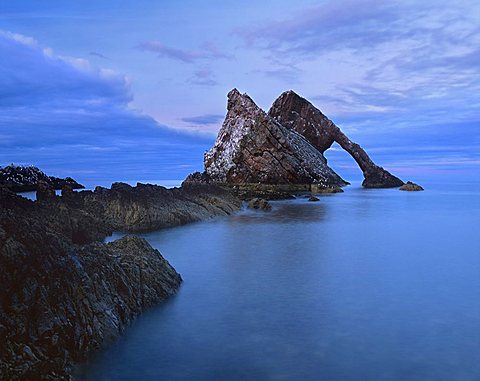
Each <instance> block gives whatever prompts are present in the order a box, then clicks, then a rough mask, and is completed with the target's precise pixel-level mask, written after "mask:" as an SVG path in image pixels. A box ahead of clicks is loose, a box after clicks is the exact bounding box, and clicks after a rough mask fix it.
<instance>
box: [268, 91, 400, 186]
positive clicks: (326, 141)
mask: <svg viewBox="0 0 480 381" xmlns="http://www.w3.org/2000/svg"><path fill="white" fill-rule="evenodd" d="M268 115H269V116H270V117H272V118H273V119H275V120H276V121H277V122H278V123H280V124H282V125H283V126H285V127H287V128H289V129H292V130H294V131H296V132H298V133H299V134H301V135H303V136H304V137H305V138H306V139H307V140H308V141H309V142H310V143H311V144H312V145H313V146H315V147H316V148H317V149H318V150H319V151H320V152H322V153H323V152H325V151H326V150H327V149H328V148H330V147H331V145H332V144H333V143H334V142H337V143H338V144H339V145H340V146H341V147H342V148H343V149H344V150H345V151H347V152H348V153H349V154H350V155H351V156H352V157H353V158H354V159H355V161H356V162H357V164H358V166H359V167H360V169H361V170H362V172H363V176H364V178H365V179H364V181H363V183H362V185H363V186H364V187H365V188H394V187H399V186H401V185H403V181H402V180H400V179H399V178H398V177H395V176H393V175H392V174H391V173H390V172H388V171H387V170H385V169H383V168H382V167H379V166H378V165H376V164H375V163H374V162H373V161H372V160H371V159H370V157H369V156H368V154H367V153H366V152H365V151H364V150H363V148H362V147H360V146H359V145H358V144H356V143H354V142H352V141H351V140H350V139H349V138H348V137H347V136H346V135H345V134H344V133H343V132H342V131H341V130H340V128H338V127H337V126H336V125H335V124H334V123H333V122H332V121H331V120H330V119H328V118H327V117H326V116H325V115H323V114H322V112H321V111H320V110H318V109H317V108H316V107H315V106H313V105H312V104H311V103H310V102H309V101H307V100H306V99H304V98H302V97H300V96H299V95H297V94H296V93H295V92H293V91H286V92H284V93H283V94H282V95H280V97H278V98H277V100H275V102H274V103H273V105H272V107H271V108H270V110H269V112H268Z"/></svg>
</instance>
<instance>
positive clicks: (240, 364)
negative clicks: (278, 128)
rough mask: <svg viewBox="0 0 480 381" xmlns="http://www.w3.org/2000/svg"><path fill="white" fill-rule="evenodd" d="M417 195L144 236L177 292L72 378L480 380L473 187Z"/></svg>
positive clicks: (277, 210)
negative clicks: (171, 270)
mask: <svg viewBox="0 0 480 381" xmlns="http://www.w3.org/2000/svg"><path fill="white" fill-rule="evenodd" d="M422 185H423V186H424V187H425V189H426V190H425V191H424V192H415V193H408V192H400V191H398V190H397V189H382V190H366V189H362V188H361V187H360V184H359V183H354V184H352V185H351V186H349V187H347V188H345V193H342V194H334V195H323V196H320V201H319V202H316V203H312V202H309V201H307V199H306V198H302V197H300V198H297V199H295V200H289V201H278V202H273V210H272V211H271V212H256V211H251V210H246V209H245V210H242V211H241V212H239V213H238V214H236V215H234V216H231V217H227V218H220V219H215V220H210V221H206V222H201V223H195V224H190V225H186V226H182V227H176V228H170V229H164V230H161V231H156V232H151V233H148V234H144V235H143V236H144V237H145V238H146V239H147V240H148V241H149V242H150V243H151V244H152V245H153V246H154V247H156V248H158V249H159V250H160V251H161V252H162V254H163V255H164V256H165V257H166V258H167V259H168V260H169V261H170V263H171V264H172V265H173V266H174V267H175V268H176V269H177V271H179V272H180V273H181V275H182V276H183V279H184V283H183V284H182V286H181V288H180V290H179V293H178V294H177V295H176V296H174V297H173V298H171V299H170V300H169V301H167V302H166V303H164V304H161V305H159V306H157V307H155V308H153V309H151V310H149V311H148V312H146V313H145V314H144V315H142V316H141V317H140V318H139V319H138V320H137V321H136V322H135V323H134V324H133V325H132V326H131V327H130V328H129V329H128V330H127V331H126V333H125V335H124V336H123V337H122V338H120V339H119V340H118V341H117V342H116V343H114V344H113V345H111V346H109V347H108V348H107V349H106V350H104V351H102V352H100V353H98V354H97V355H96V356H95V357H94V358H92V359H91V360H90V361H89V363H88V364H86V365H84V366H83V367H80V368H79V369H77V375H76V379H78V380H160V379H161V380H169V381H171V380H197V381H201V380H205V381H206V380H208V381H211V380H312V381H313V380H315V381H318V380H342V381H345V380H356V381H357V380H375V381H377V380H409V381H416V380H418V381H426V380H432V381H433V380H435V381H438V380H472V381H473V380H479V379H480V234H479V223H480V183H479V182H475V183H473V182H472V183H469V182H463V183H461V182H456V183H455V184H446V183H443V182H438V183H435V182H433V181H431V182H428V181H424V182H422ZM121 235H122V233H116V234H114V236H112V237H110V238H109V239H116V238H118V237H120V236H121Z"/></svg>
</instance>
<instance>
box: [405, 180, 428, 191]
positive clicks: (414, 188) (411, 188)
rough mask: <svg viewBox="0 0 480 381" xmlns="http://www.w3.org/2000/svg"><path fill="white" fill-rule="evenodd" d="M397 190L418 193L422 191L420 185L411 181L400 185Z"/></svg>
mask: <svg viewBox="0 0 480 381" xmlns="http://www.w3.org/2000/svg"><path fill="white" fill-rule="evenodd" d="M399 189H400V190H401V191H407V192H418V191H423V190H424V189H423V188H422V187H421V186H420V185H418V184H415V183H412V182H411V181H407V183H406V184H404V185H402V186H401V187H400V188H399Z"/></svg>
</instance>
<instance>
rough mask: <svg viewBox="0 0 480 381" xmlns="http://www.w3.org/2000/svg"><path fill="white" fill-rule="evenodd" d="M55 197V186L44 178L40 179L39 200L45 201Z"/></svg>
mask: <svg viewBox="0 0 480 381" xmlns="http://www.w3.org/2000/svg"><path fill="white" fill-rule="evenodd" d="M52 198H55V189H54V188H53V186H52V185H51V184H50V183H48V182H46V181H43V180H39V181H38V182H37V200H38V201H45V200H49V199H52Z"/></svg>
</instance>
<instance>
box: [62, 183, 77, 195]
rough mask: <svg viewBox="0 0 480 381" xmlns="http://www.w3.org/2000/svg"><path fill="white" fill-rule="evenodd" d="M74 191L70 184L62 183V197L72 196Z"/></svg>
mask: <svg viewBox="0 0 480 381" xmlns="http://www.w3.org/2000/svg"><path fill="white" fill-rule="evenodd" d="M73 193H74V190H73V187H72V185H71V184H68V183H65V184H63V185H62V192H61V195H62V197H72V196H73Z"/></svg>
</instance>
